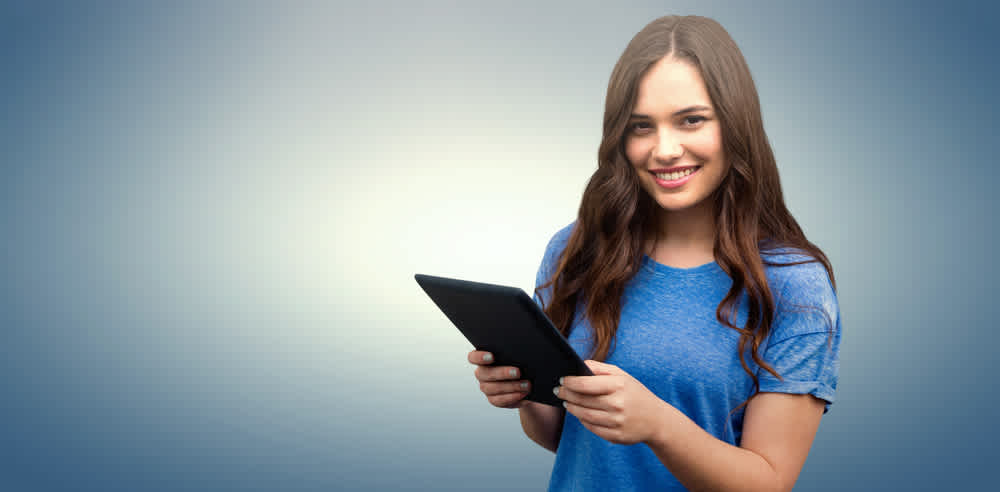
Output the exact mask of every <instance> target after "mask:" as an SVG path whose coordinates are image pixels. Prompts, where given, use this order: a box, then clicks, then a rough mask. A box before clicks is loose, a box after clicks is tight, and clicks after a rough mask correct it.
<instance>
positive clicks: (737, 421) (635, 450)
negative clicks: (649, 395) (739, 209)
mask: <svg viewBox="0 0 1000 492" xmlns="http://www.w3.org/2000/svg"><path fill="white" fill-rule="evenodd" d="M574 225H575V222H574V223H571V224H570V225H568V226H566V227H565V228H563V229H561V230H560V231H559V232H557V233H556V234H555V236H553V237H552V240H551V241H550V242H549V245H548V247H547V248H546V252H545V257H544V259H543V260H542V264H541V267H540V268H539V270H538V276H537V279H536V286H538V285H541V284H542V283H544V282H545V281H547V280H548V279H549V277H550V276H551V274H552V272H553V271H554V269H555V266H556V260H557V259H558V257H559V254H560V253H561V252H562V251H563V249H564V248H565V247H566V242H567V240H568V239H569V235H570V232H571V230H572V227H573V226H574ZM765 258H766V259H768V260H769V261H774V262H778V263H787V262H793V261H801V260H803V259H806V258H807V257H806V256H803V255H802V254H795V253H794V252H791V251H783V252H782V254H780V255H777V256H772V255H768V256H766V257H765ZM765 268H766V273H767V279H768V284H769V286H770V288H771V292H772V295H773V296H775V302H776V305H777V314H776V317H775V321H774V323H773V324H772V327H771V333H770V334H769V336H768V338H767V339H765V340H764V342H763V343H762V344H761V350H759V353H760V355H761V357H763V359H764V360H765V361H767V362H768V363H769V364H770V365H771V366H772V367H773V368H774V369H775V370H776V371H778V374H780V375H781V376H782V377H783V378H784V380H783V381H781V380H778V379H777V378H775V377H774V376H772V375H771V373H769V372H767V371H766V370H764V369H761V368H759V367H758V366H757V365H756V364H755V363H754V362H753V359H752V358H751V357H750V351H749V348H748V349H747V351H746V352H745V354H746V357H745V358H746V361H747V363H748V364H749V365H750V368H751V369H752V370H753V371H754V373H755V374H756V376H757V377H758V378H759V380H760V391H762V392H778V393H808V394H812V395H815V396H816V397H818V398H821V399H823V400H825V401H826V402H827V403H826V408H825V409H824V413H826V411H828V410H829V407H830V404H831V403H833V400H834V392H835V390H836V387H837V372H838V365H839V361H838V354H839V347H840V315H839V308H838V305H837V298H836V295H835V293H834V290H833V287H832V285H831V283H830V279H829V276H828V275H827V273H826V270H825V269H824V268H823V266H822V264H821V263H818V262H813V263H807V264H803V265H795V266H787V267H772V266H766V265H765ZM731 285H732V279H730V278H729V276H728V275H727V274H726V273H725V271H723V270H722V268H721V267H720V266H719V264H718V263H715V262H712V263H709V264H706V265H701V266H698V267H694V268H674V267H670V266H667V265H664V264H661V263H658V262H656V261H654V260H652V259H651V258H649V257H648V256H644V257H643V263H642V268H641V269H640V271H639V272H638V273H637V274H636V275H635V277H633V278H632V279H631V280H630V282H629V283H628V284H627V285H626V287H625V292H624V297H623V304H622V312H621V318H620V320H619V323H618V331H617V335H616V341H615V343H614V345H613V349H612V352H611V353H610V354H609V356H608V358H607V360H606V361H605V362H607V363H608V364H614V365H616V366H618V367H620V368H621V369H622V370H624V371H626V372H628V373H629V374H631V375H632V376H633V377H634V378H636V379H637V380H638V381H639V382H641V383H642V384H643V385H645V386H646V387H647V388H649V390H650V391H652V392H653V393H654V394H656V396H658V397H659V398H661V399H662V400H664V401H666V402H667V403H669V404H670V405H672V406H674V407H676V408H677V409H678V410H680V411H681V412H683V413H684V414H685V415H687V416H688V417H689V418H690V419H691V420H693V421H694V422H695V423H697V424H698V425H699V426H701V427H702V428H703V429H705V430H706V431H707V432H708V433H709V434H711V435H713V436H715V437H716V438H718V439H720V440H722V441H725V442H728V443H730V444H733V445H736V446H739V443H740V437H741V435H742V429H743V413H744V409H740V410H739V411H738V412H734V413H733V414H732V415H731V416H730V411H731V410H732V409H734V408H736V407H737V406H738V405H739V404H740V403H742V402H743V401H744V400H746V399H747V398H748V397H749V396H750V395H751V393H752V392H753V380H752V379H751V378H750V376H749V375H748V374H747V373H746V371H744V370H743V367H742V366H741V365H740V361H739V356H738V354H737V350H738V342H739V333H737V332H736V330H733V329H732V328H729V327H726V326H725V325H723V324H721V323H719V321H718V320H717V319H716V317H715V312H716V308H718V306H719V303H720V302H721V301H722V299H723V298H724V297H725V296H726V293H727V292H728V291H729V288H730V287H731ZM550 289H551V288H549V289H546V290H544V291H542V298H543V299H544V300H546V301H548V300H549V299H550V296H551V290H550ZM535 301H536V302H539V304H540V303H541V302H540V301H541V300H540V299H539V298H538V296H535ZM746 308H747V300H746V296H745V295H744V296H743V298H742V302H741V304H740V309H739V311H738V313H737V316H736V318H735V320H734V324H736V326H741V327H742V326H743V325H744V324H745V323H746V316H747V309H746ZM582 313H583V303H582V302H581V303H580V304H579V305H578V306H577V316H576V320H575V321H574V324H573V326H572V329H571V332H570V336H569V342H570V344H571V345H572V346H573V348H574V349H575V350H576V352H577V353H578V354H580V356H581V357H583V358H588V357H589V355H590V349H591V347H592V345H591V343H592V342H591V340H589V338H588V335H589V334H590V333H591V327H590V324H589V322H588V321H587V320H586V319H584V317H583V316H582ZM831 329H832V333H831ZM744 408H745V407H744ZM549 490H551V491H564V490H573V491H583V490H595V491H607V490H685V489H684V487H683V486H682V485H681V484H680V482H678V481H677V479H675V478H674V477H673V475H671V473H670V471H669V470H668V469H667V468H666V467H665V466H664V465H663V463H662V462H661V461H660V460H659V459H658V458H657V457H656V455H655V454H653V451H652V450H651V449H650V448H649V447H648V446H647V445H646V444H643V443H639V444H634V445H622V444H612V443H610V442H608V441H605V440H604V439H602V438H600V437H598V436H597V435H595V434H593V433H592V432H590V431H589V430H587V429H586V428H585V427H583V425H582V424H581V423H580V421H579V420H578V419H577V418H576V417H574V416H573V415H572V414H570V413H569V412H566V417H565V420H564V422H563V429H562V436H561V437H560V440H559V448H558V450H557V453H556V460H555V465H554V466H553V470H552V477H551V479H550V482H549Z"/></svg>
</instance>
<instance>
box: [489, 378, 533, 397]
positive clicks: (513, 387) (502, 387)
mask: <svg viewBox="0 0 1000 492" xmlns="http://www.w3.org/2000/svg"><path fill="white" fill-rule="evenodd" d="M479 389H480V390H481V391H482V392H483V393H485V394H486V396H493V395H502V394H504V393H527V392H529V391H531V383H530V382H528V381H511V382H502V383H500V382H481V383H479Z"/></svg>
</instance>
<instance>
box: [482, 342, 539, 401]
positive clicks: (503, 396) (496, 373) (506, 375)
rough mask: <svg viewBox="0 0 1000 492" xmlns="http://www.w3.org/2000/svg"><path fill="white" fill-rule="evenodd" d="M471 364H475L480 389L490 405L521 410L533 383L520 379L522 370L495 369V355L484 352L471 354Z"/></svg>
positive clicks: (500, 367)
mask: <svg viewBox="0 0 1000 492" xmlns="http://www.w3.org/2000/svg"><path fill="white" fill-rule="evenodd" d="M469 362H471V363H473V364H475V365H476V366H477V367H476V371H475V375H476V379H478V380H479V389H480V390H481V391H482V392H483V394H484V395H486V399H487V400H489V402H490V404H492V405H493V406H495V407H500V408H519V407H520V406H521V403H522V402H523V401H524V397H525V396H528V392H529V391H531V383H530V382H529V381H528V380H526V379H518V378H519V377H520V376H521V370H520V369H518V368H516V367H511V366H497V367H493V366H492V365H490V364H493V354H491V353H489V352H485V351H482V350H473V351H472V352H469Z"/></svg>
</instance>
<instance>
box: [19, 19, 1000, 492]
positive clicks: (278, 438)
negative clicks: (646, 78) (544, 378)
mask: <svg viewBox="0 0 1000 492" xmlns="http://www.w3.org/2000/svg"><path fill="white" fill-rule="evenodd" d="M669 13H677V14H698V15H705V16H709V17H712V18H715V19H716V20H718V21H719V22H720V23H721V24H722V25H723V26H724V27H726V29H727V30H728V31H729V32H730V34H731V35H732V36H733V37H734V39H735V40H736V42H737V43H738V44H739V45H740V47H741V49H742V51H743V53H744V55H745V56H746V58H747V61H748V63H749V65H750V68H751V70H752V72H753V75H754V77H755V81H756V83H757V88H758V91H759V94H760V97H761V103H762V107H763V111H764V119H765V128H766V129H767V131H768V135H769V137H770V140H771V143H772V145H773V147H774V149H775V152H776V155H777V158H778V164H779V169H780V171H781V176H782V183H783V186H784V191H785V195H786V200H787V202H788V205H789V207H790V208H791V210H792V212H793V214H794V215H795V216H796V218H797V219H798V220H799V222H800V223H801V224H802V226H803V227H804V228H805V229H806V232H807V234H808V235H809V237H810V239H812V240H813V241H814V242H815V243H817V244H818V245H819V246H820V247H821V248H823V249H824V250H825V251H826V252H827V254H828V255H829V256H830V259H831V261H832V262H833V265H834V269H835V273H836V275H837V280H838V285H839V299H840V307H841V315H842V317H843V328H844V334H843V336H844V338H843V345H842V353H841V364H842V366H841V373H840V383H839V389H838V395H837V398H838V401H837V403H836V404H835V405H834V406H833V407H832V409H831V412H830V413H829V414H827V416H825V417H824V420H823V423H822V425H821V427H820V431H819V434H818V436H817V439H816V442H815V444H814V445H813V448H812V452H811V454H810V457H809V461H808V462H807V463H806V466H805V469H804V471H803V473H802V475H801V477H800V479H799V482H798V487H797V488H796V490H887V489H896V490H939V489H942V488H945V487H948V488H962V489H977V488H981V487H983V486H985V484H986V483H988V482H986V480H987V478H988V477H991V476H992V474H990V473H989V472H990V471H991V470H990V469H989V468H988V467H989V466H991V465H992V464H993V463H995V462H996V460H997V458H998V454H997V451H996V449H995V446H994V443H995V442H996V441H997V439H998V437H1000V435H998V433H997V431H996V430H995V429H994V428H993V426H991V425H990V420H989V418H990V417H991V416H993V415H995V414H996V410H995V406H994V403H995V402H996V398H995V397H994V395H993V394H992V392H991V391H990V389H991V388H993V387H994V386H995V384H994V383H993V377H992V376H993V368H994V364H993V363H994V362H995V361H996V357H995V355H994V350H995V349H994V348H993V347H994V345H995V341H994V340H993V339H992V338H991V336H990V335H991V334H992V332H993V330H992V328H993V327H994V326H995V321H994V320H995V319H996V318H997V317H998V315H1000V310H998V308H997V304H996V303H995V302H994V300H993V295H992V293H991V283H992V282H991V280H992V279H993V278H995V277H996V276H997V273H998V271H997V267H996V266H995V263H994V262H993V261H992V256H991V255H989V248H988V246H989V244H990V243H992V242H993V241H994V240H995V238H996V227H995V223H996V219H994V217H995V215H996V213H997V211H998V207H997V202H996V199H995V198H994V197H993V195H992V193H991V191H992V187H993V186H992V184H993V181H994V180H995V179H996V177H997V174H996V172H995V171H994V170H993V169H992V166H991V162H992V153H989V152H987V145H986V143H987V142H988V141H990V140H992V139H993V137H994V134H995V130H994V128H995V126H994V123H993V119H994V118H993V115H994V114H995V113H996V111H995V110H996V109H997V104H996V97H995V96H994V95H993V92H992V86H993V85H994V81H995V79H996V70H995V69H994V68H993V60H994V59H995V51H996V47H997V42H996V41H997V38H996V34H995V30H994V28H993V26H992V23H991V22H990V20H989V19H991V18H994V17H993V14H995V12H993V11H988V10H984V9H983V8H982V7H978V6H976V5H975V4H974V3H971V2H969V3H965V2H949V3H948V4H932V3H923V2H921V3H907V2H887V3H882V4H880V5H878V6H868V5H863V3H862V2H841V3H838V4H837V5H836V6H833V5H828V4H822V3H818V2H816V3H808V4H804V3H802V2H769V3H767V4H766V5H763V6H762V5H758V4H748V3H744V2H733V1H729V2H707V1H701V2H670V3H662V2H637V3H633V4H631V5H628V6H621V5H615V6H611V5H610V4H607V3H606V2H590V3H581V2H565V3H549V4H546V5H544V6H539V5H534V4H533V3H530V2H520V3H514V4H512V5H511V4H506V5H502V6H501V5H496V4H493V3H487V2H479V3H467V2H427V3H420V4H419V5H417V4H415V3H409V2H396V3H391V2H390V3H378V4H377V5H371V6H358V5H354V4H353V3H346V2H344V3H299V2H295V3H292V4H282V5H279V4H278V3H277V2H274V3H243V2H217V3H211V4H208V5H204V4H201V3H196V2H183V3H171V4H170V5H169V6H164V5H156V4H153V3H143V2H138V3H111V2H91V3H86V4H81V3H56V2H49V3H45V2H43V3H32V4H30V5H28V4H27V3H24V4H21V5H10V4H5V5H4V6H3V7H0V40H2V43H0V56H2V59H3V60H4V67H5V70H4V71H3V74H4V75H3V77H2V79H0V80H2V84H3V86H2V88H3V90H2V92H0V104H2V106H0V107H2V109H3V111H2V114H3V115H4V117H3V118H2V119H0V125H2V128H0V129H2V132H0V134H2V135H3V137H2V138H3V141H2V148H3V152H2V155H3V164H2V168H0V169H2V171H3V176H2V179H0V211H2V214H0V225H2V226H3V231H4V234H3V235H2V236H0V237H2V239H0V247H2V251H3V253H4V255H3V258H4V261H3V262H2V263H0V268H2V270H0V278H2V282H0V337H2V338H0V348H2V350H3V355H2V356H0V390H2V391H3V398H2V402H3V403H2V404H0V443H2V444H0V452H2V453H3V460H2V464H0V489H4V490H46V491H47V490H286V491H299V490H302V491H305V490H382V489H397V488H404V489H423V488H426V489H431V490H466V489H469V488H477V489H480V490H512V489H526V490H536V489H541V488H543V487H545V485H546V484H547V480H548V475H549V471H550V469H551V465H552V461H553V455H552V454H551V453H549V452H547V451H545V450H543V449H541V448H540V447H538V446H536V445H535V444H533V443H531V442H530V441H529V440H528V438H527V437H525V436H524V435H523V434H522V433H521V431H520V428H519V424H518V419H517V414H516V412H514V411H506V410H500V409H495V408H493V407H491V406H489V404H488V403H487V402H486V401H485V398H483V397H482V396H481V394H480V393H479V392H478V389H477V388H476V385H475V381H474V379H473V377H472V366H470V365H469V364H468V363H467V362H466V361H465V354H466V353H467V352H468V350H470V348H471V347H470V346H469V345H468V343H467V342H466V341H465V340H464V339H463V338H462V337H461V335H460V334H459V333H458V332H457V330H455V329H454V328H452V327H451V325H450V324H449V323H448V321H447V320H446V319H445V318H444V316H443V315H442V314H440V312H438V311H437V309H436V308H435V307H434V306H433V304H432V303H431V302H430V301H429V300H428V299H427V298H426V297H425V296H424V294H423V293H422V292H421V291H420V290H419V288H418V287H417V285H416V284H415V282H413V278H412V276H413V274H414V273H417V272H421V273H431V274H438V275H447V276H456V277H461V278H469V279H475V280H482V281H488V282H493V283H502V284H508V285H516V286H520V287H522V288H524V289H525V290H530V289H531V287H532V284H533V281H534V275H535V270H536V268H537V266H538V263H539V261H540V260H541V255H542V253H543V251H544V248H545V244H546V243H547V241H548V239H549V237H550V236H551V235H552V233H554V232H555V231H556V230H558V229H559V228H561V227H562V226H564V225H566V224H567V223H569V222H570V221H571V220H572V219H573V217H574V215H575V212H576V207H577V205H578V204H579V198H580V193H581V192H582V190H583V186H584V184H585V183H586V180H587V178H588V177H589V176H590V173H591V172H592V171H593V169H594V167H595V166H596V161H595V156H596V150H597V144H598V142H599V138H600V122H601V115H602V111H603V100H604V92H605V89H606V85H607V78H608V75H609V74H610V71H611V68H612V66H613V64H614V62H615V61H616V59H617V57H618V56H619V55H620V54H621V52H622V50H623V49H624V47H625V45H626V43H627V42H628V41H629V39H631V37H632V36H633V35H634V34H635V33H636V32H637V31H638V30H639V29H641V28H642V27H643V26H644V25H645V24H646V23H648V22H649V21H651V20H653V19H654V18H656V17H659V16H661V15H666V14H669Z"/></svg>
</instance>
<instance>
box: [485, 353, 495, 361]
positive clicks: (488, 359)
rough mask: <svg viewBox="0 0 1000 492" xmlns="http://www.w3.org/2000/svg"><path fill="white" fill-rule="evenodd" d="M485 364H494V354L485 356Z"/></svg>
mask: <svg viewBox="0 0 1000 492" xmlns="http://www.w3.org/2000/svg"><path fill="white" fill-rule="evenodd" d="M483 362H493V354H486V355H484V356H483Z"/></svg>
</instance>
